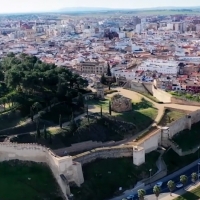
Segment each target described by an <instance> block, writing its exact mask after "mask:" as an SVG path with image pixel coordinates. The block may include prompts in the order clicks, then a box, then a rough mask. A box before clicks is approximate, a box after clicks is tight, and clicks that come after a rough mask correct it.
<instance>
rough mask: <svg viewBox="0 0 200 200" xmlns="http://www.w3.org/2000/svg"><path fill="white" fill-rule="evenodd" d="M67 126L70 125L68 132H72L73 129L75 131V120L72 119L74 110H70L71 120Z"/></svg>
mask: <svg viewBox="0 0 200 200" xmlns="http://www.w3.org/2000/svg"><path fill="white" fill-rule="evenodd" d="M69 127H70V132H72V133H73V132H74V131H76V129H77V126H76V122H75V120H74V112H72V118H71V122H70V124H69Z"/></svg>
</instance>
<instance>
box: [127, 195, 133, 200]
mask: <svg viewBox="0 0 200 200" xmlns="http://www.w3.org/2000/svg"><path fill="white" fill-rule="evenodd" d="M133 198H134V195H132V194H131V195H129V196H127V197H126V199H127V200H132V199H133Z"/></svg>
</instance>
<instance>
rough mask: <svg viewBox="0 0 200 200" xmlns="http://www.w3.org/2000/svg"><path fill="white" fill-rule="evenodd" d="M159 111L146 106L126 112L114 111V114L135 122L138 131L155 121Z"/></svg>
mask: <svg viewBox="0 0 200 200" xmlns="http://www.w3.org/2000/svg"><path fill="white" fill-rule="evenodd" d="M157 113H158V111H157V109H156V108H146V109H141V110H135V111H134V110H133V111H129V112H124V113H114V114H113V115H114V116H117V117H119V119H121V120H124V121H127V122H131V123H133V124H135V125H136V126H137V129H138V131H142V130H144V129H145V128H147V127H148V126H150V125H151V124H152V123H153V122H154V119H155V118H156V116H157Z"/></svg>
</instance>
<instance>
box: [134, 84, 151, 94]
mask: <svg viewBox="0 0 200 200" xmlns="http://www.w3.org/2000/svg"><path fill="white" fill-rule="evenodd" d="M131 89H132V90H134V91H136V92H139V93H140V92H142V93H148V92H147V90H146V89H145V88H144V86H143V85H142V83H141V82H134V81H132V82H131Z"/></svg>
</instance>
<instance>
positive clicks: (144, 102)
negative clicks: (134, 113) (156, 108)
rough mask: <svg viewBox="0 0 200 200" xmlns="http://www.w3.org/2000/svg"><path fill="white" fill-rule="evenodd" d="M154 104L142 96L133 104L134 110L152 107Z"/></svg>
mask: <svg viewBox="0 0 200 200" xmlns="http://www.w3.org/2000/svg"><path fill="white" fill-rule="evenodd" d="M152 106H153V105H152V103H151V102H149V101H147V100H146V99H144V98H142V99H141V101H140V102H138V103H136V104H133V110H141V109H146V108H151V107H152Z"/></svg>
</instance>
